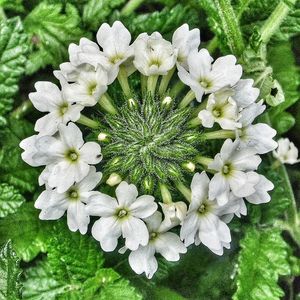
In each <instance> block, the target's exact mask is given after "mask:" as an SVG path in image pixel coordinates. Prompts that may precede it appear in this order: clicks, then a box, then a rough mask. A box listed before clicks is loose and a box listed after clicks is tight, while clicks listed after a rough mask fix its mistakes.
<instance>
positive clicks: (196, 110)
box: [193, 98, 207, 116]
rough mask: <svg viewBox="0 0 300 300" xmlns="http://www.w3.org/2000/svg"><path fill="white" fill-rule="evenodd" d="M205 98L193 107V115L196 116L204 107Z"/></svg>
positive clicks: (205, 103)
mask: <svg viewBox="0 0 300 300" xmlns="http://www.w3.org/2000/svg"><path fill="white" fill-rule="evenodd" d="M206 105H207V98H206V99H205V100H203V101H202V102H201V103H200V104H199V105H198V106H196V107H195V108H194V111H193V116H198V114H199V112H200V111H201V110H203V109H205V108H206Z"/></svg>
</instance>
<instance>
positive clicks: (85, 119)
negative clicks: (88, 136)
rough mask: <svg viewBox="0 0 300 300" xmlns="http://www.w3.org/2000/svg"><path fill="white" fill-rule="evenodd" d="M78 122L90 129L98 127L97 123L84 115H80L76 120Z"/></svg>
mask: <svg viewBox="0 0 300 300" xmlns="http://www.w3.org/2000/svg"><path fill="white" fill-rule="evenodd" d="M76 122H77V123H79V124H82V125H85V126H88V127H90V128H92V129H97V128H98V127H99V123H98V122H97V121H95V120H92V119H90V118H88V117H86V116H84V115H81V116H80V118H79V120H77V121H76Z"/></svg>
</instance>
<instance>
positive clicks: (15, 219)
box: [0, 202, 55, 261]
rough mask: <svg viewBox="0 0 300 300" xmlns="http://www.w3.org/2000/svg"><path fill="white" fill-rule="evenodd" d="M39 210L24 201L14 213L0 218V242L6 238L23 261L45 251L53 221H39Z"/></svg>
mask: <svg viewBox="0 0 300 300" xmlns="http://www.w3.org/2000/svg"><path fill="white" fill-rule="evenodd" d="M38 214H39V211H38V210H37V209H35V208H34V207H33V204H32V203H30V202H26V203H24V204H23V205H22V206H21V207H20V208H19V209H18V210H17V212H16V213H14V214H11V215H9V216H7V217H5V218H3V219H0V244H1V243H3V242H5V241H6V240H8V239H11V240H12V245H13V247H14V249H15V251H16V253H17V255H18V256H19V257H20V258H21V259H22V260H24V261H30V260H32V259H33V258H34V257H36V256H37V255H38V254H39V253H40V252H45V251H46V245H47V241H48V239H49V236H51V232H52V231H51V228H52V224H53V222H55V221H52V222H47V221H41V220H39V218H38Z"/></svg>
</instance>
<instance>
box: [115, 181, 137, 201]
mask: <svg viewBox="0 0 300 300" xmlns="http://www.w3.org/2000/svg"><path fill="white" fill-rule="evenodd" d="M137 196H138V191H137V188H136V186H135V185H134V184H128V183H127V182H126V181H122V182H121V183H120V184H119V185H118V187H117V188H116V197H117V199H118V202H119V204H120V206H122V207H129V206H130V205H131V203H132V202H133V201H135V200H136V198H137Z"/></svg>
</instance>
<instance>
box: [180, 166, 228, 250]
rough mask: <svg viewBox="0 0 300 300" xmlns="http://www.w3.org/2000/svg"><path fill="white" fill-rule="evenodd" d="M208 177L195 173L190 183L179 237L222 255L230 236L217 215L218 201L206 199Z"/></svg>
mask: <svg viewBox="0 0 300 300" xmlns="http://www.w3.org/2000/svg"><path fill="white" fill-rule="evenodd" d="M208 187H209V178H208V176H207V175H206V173H205V172H202V173H201V174H199V173H196V174H195V175H194V177H193V180H192V183H191V191H192V199H191V203H190V207H189V209H188V212H187V216H186V218H185V219H184V220H183V223H182V227H181V230H180V238H181V239H182V240H184V244H185V245H186V246H189V245H191V244H193V243H195V244H196V245H199V244H200V243H203V244H204V245H205V246H206V247H208V248H209V249H210V250H211V251H212V252H214V253H216V254H218V255H222V254H223V247H225V248H228V249H229V248H230V242H231V236H230V230H229V228H228V226H227V225H226V223H224V222H223V221H221V220H220V218H219V216H218V208H219V205H218V202H217V201H215V200H209V199H208Z"/></svg>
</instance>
